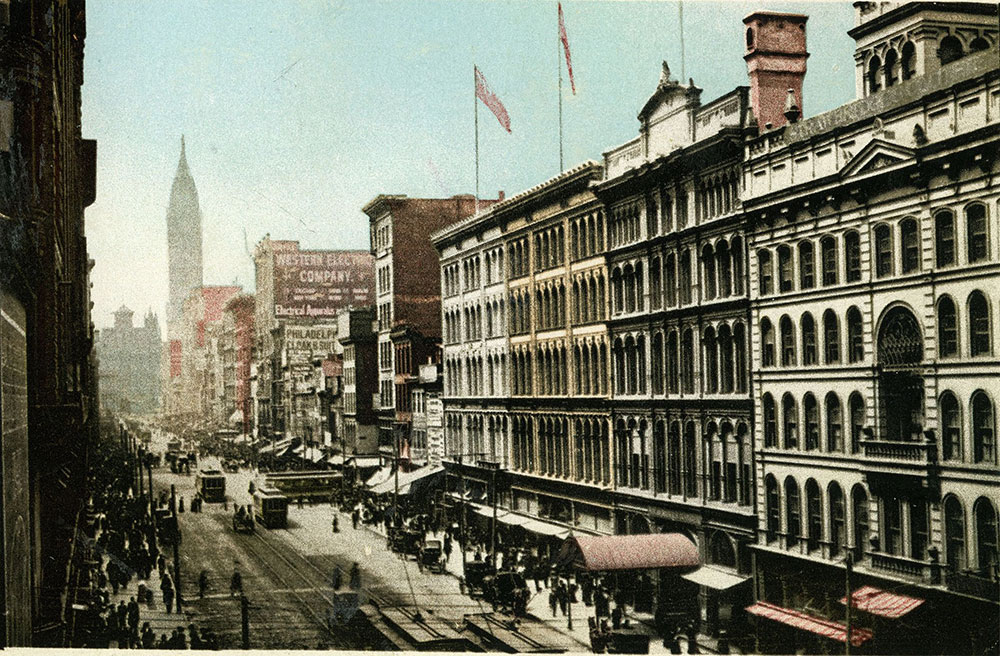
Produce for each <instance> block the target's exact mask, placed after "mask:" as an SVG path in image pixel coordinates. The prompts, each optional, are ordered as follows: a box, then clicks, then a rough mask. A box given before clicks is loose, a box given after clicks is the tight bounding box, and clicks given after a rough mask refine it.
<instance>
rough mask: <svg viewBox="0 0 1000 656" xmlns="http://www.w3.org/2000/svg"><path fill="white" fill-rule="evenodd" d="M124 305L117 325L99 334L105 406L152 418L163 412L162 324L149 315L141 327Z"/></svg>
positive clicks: (116, 322)
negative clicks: (161, 405)
mask: <svg viewBox="0 0 1000 656" xmlns="http://www.w3.org/2000/svg"><path fill="white" fill-rule="evenodd" d="M132 315H133V312H132V310H130V309H129V308H127V307H125V306H124V305H123V306H122V307H120V308H118V310H117V311H116V312H115V325H114V327H111V328H105V329H103V330H101V331H99V332H98V333H96V334H95V344H94V345H95V347H96V349H97V358H98V360H99V362H100V372H99V375H100V379H101V404H102V405H103V406H104V407H105V408H107V409H108V410H111V411H113V412H120V413H134V414H145V415H152V414H156V413H157V412H159V410H160V390H161V385H160V357H161V353H162V350H163V342H162V341H161V337H160V322H159V320H158V319H157V317H156V315H155V314H153V313H152V312H147V313H146V316H145V317H144V318H143V323H142V325H141V326H135V325H133V323H132Z"/></svg>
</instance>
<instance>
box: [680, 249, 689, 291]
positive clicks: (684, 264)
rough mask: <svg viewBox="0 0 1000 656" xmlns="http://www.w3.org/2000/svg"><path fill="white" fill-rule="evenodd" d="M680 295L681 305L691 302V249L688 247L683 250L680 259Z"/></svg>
mask: <svg viewBox="0 0 1000 656" xmlns="http://www.w3.org/2000/svg"><path fill="white" fill-rule="evenodd" d="M678 277H679V279H680V281H679V282H680V292H681V294H680V296H681V305H688V304H689V303H691V251H690V250H689V249H687V248H685V249H684V250H682V251H681V259H680V275H679V276H678Z"/></svg>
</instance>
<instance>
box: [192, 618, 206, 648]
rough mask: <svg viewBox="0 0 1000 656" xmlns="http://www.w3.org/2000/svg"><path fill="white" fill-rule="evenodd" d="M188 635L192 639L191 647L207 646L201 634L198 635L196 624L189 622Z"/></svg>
mask: <svg viewBox="0 0 1000 656" xmlns="http://www.w3.org/2000/svg"><path fill="white" fill-rule="evenodd" d="M188 637H189V638H190V641H191V649H204V648H205V646H204V645H203V644H202V642H201V636H199V635H198V629H196V628H195V626H194V624H188Z"/></svg>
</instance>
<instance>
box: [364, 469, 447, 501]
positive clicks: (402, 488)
mask: <svg viewBox="0 0 1000 656" xmlns="http://www.w3.org/2000/svg"><path fill="white" fill-rule="evenodd" d="M443 471H444V467H440V466H438V467H421V468H420V469H415V470H413V471H411V472H400V474H399V477H398V480H397V477H396V475H395V474H391V475H390V476H389V478H387V479H386V480H385V481H383V482H381V483H379V484H378V485H375V486H373V487H372V492H374V493H375V494H388V493H390V492H394V491H395V490H396V485H397V484H398V485H399V493H400V494H409V493H410V490H411V489H412V488H413V486H414V484H415V483H417V482H418V481H421V480H426V479H427V478H428V477H429V476H434V475H435V474H440V473H441V472H443Z"/></svg>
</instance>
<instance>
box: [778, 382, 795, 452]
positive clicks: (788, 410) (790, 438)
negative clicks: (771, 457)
mask: <svg viewBox="0 0 1000 656" xmlns="http://www.w3.org/2000/svg"><path fill="white" fill-rule="evenodd" d="M781 415H782V416H781V418H782V421H783V422H784V426H783V427H782V428H783V432H784V438H785V442H784V446H785V448H786V449H797V448H799V433H798V431H799V410H798V407H796V405H795V397H793V396H792V395H791V394H789V393H788V392H785V395H784V396H783V397H781Z"/></svg>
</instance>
